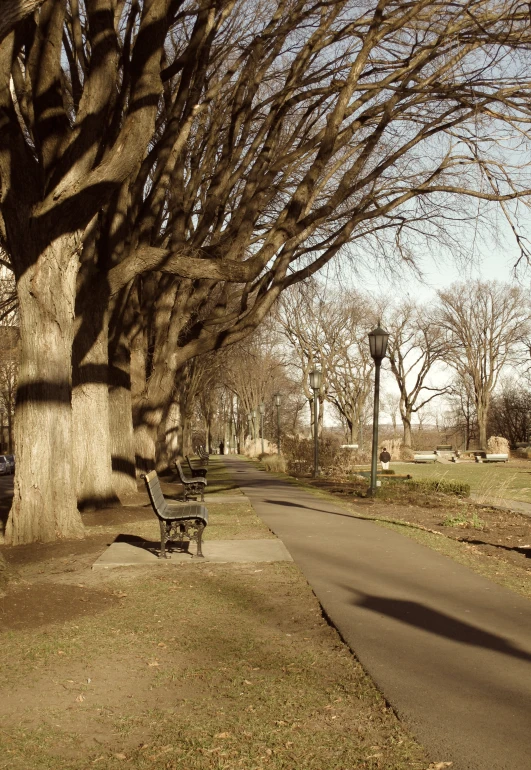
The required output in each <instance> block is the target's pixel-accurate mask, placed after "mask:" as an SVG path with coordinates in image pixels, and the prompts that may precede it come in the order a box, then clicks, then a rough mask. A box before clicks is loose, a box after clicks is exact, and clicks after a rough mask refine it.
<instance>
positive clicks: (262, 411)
mask: <svg viewBox="0 0 531 770" xmlns="http://www.w3.org/2000/svg"><path fill="white" fill-rule="evenodd" d="M258 409H259V411H260V436H261V438H262V454H264V413H265V404H264V403H262V404H259V405H258Z"/></svg>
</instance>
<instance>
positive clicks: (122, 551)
mask: <svg viewBox="0 0 531 770" xmlns="http://www.w3.org/2000/svg"><path fill="white" fill-rule="evenodd" d="M159 547H160V545H159V546H157V544H156V543H151V542H147V541H146V542H145V543H143V544H141V543H136V544H133V543H128V542H125V541H120V542H116V543H111V545H110V546H109V547H108V548H107V550H106V551H104V552H103V553H102V555H101V556H100V557H99V559H96V561H95V562H94V564H93V565H92V569H112V568H113V567H136V566H143V567H145V566H149V565H152V566H155V565H159V564H177V563H179V562H192V561H197V562H202V561H203V562H204V561H208V562H220V563H231V562H271V561H293V559H292V558H291V555H290V553H289V551H288V549H287V548H286V546H285V545H284V543H283V542H282V541H281V540H269V539H267V540H265V539H264V540H209V541H207V542H203V554H204V558H202V559H201V558H197V557H196V556H195V545H194V544H192V547H191V550H190V552H189V553H186V552H182V551H173V552H172V553H171V554H170V555H171V558H170V559H159V557H158V548H159Z"/></svg>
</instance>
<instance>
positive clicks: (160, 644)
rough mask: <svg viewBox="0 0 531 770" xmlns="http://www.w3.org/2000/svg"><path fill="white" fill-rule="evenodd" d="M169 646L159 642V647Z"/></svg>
mask: <svg viewBox="0 0 531 770" xmlns="http://www.w3.org/2000/svg"><path fill="white" fill-rule="evenodd" d="M167 646H168V645H167V644H164V642H159V643H158V644H157V647H167Z"/></svg>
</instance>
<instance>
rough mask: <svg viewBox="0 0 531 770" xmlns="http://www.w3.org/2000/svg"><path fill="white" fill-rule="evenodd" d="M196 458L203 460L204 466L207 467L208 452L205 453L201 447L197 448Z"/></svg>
mask: <svg viewBox="0 0 531 770" xmlns="http://www.w3.org/2000/svg"><path fill="white" fill-rule="evenodd" d="M197 456H198V457H199V458H200V459H201V460H203V462H204V463H206V465H208V460H209V458H210V455H209V454H208V452H205V450H204V448H203V447H202V446H199V447H197Z"/></svg>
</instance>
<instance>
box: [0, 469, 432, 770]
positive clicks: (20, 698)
mask: <svg viewBox="0 0 531 770" xmlns="http://www.w3.org/2000/svg"><path fill="white" fill-rule="evenodd" d="M217 473H218V470H216V474H217ZM213 476H215V474H213ZM216 478H217V482H216V483H217V485H218V486H217V490H218V491H222V489H225V491H231V493H232V490H231V489H230V483H228V484H227V483H225V482H224V479H223V473H222V472H221V470H219V475H217V477H216ZM225 481H226V480H225ZM166 484H167V486H168V488H169V489H171V483H169V484H168V482H166ZM213 486H214V485H213ZM209 513H210V524H209V527H208V528H207V532H206V535H207V539H209V538H219V537H223V538H226V537H227V536H228V535H233V536H234V537H238V538H241V537H244V538H247V537H249V538H252V537H264V536H267V535H265V533H264V526H263V525H262V524H261V522H260V521H259V520H258V519H257V518H256V516H255V514H254V512H253V511H252V509H250V508H249V506H247V505H246V504H241V505H240V504H238V505H233V504H232V503H225V504H217V503H209ZM128 515H129V517H130V518H129V519H128V520H127V522H126V523H124V521H123V520H121V521H120V522H119V523H117V524H116V525H115V526H114V534H118V533H119V532H124V531H126V532H128V533H130V534H141V535H142V536H150V537H152V538H154V536H155V533H156V530H157V529H158V527H157V522H156V520H155V519H154V517H153V521H151V519H149V518H146V511H145V509H143V508H142V507H140V508H139V509H138V511H137V510H136V509H135V510H133V509H132V510H131V511H129V513H128ZM135 516H137V518H135ZM94 519H95V520H96V519H97V517H94ZM88 530H89V533H88V534H89V535H90V537H89V539H88V540H87V541H86V547H87V549H90V548H92V551H91V552H90V554H89V555H88V556H86V557H83V554H82V553H81V550H82V546H83V544H81V543H77V544H76V548H77V549H79V550H78V552H77V557H76V558H72V556H71V555H69V551H68V544H61V545H60V546H59V545H58V546H57V548H56V550H55V556H54V549H52V548H51V547H49V546H48V547H45V546H42V548H41V547H39V548H37V547H36V548H35V549H34V556H35V560H34V561H31V559H30V560H28V559H26V561H24V562H23V563H22V561H23V560H19V563H17V568H18V570H19V574H20V579H19V580H18V581H17V582H16V583H12V584H10V585H9V586H8V589H7V593H6V596H5V597H4V598H3V599H2V600H0V601H1V603H0V615H1V619H0V627H1V628H2V633H1V635H0V639H1V643H2V652H3V666H2V670H1V672H0V719H1V720H2V733H1V736H0V768H1V769H2V770H28V768H32V770H89V768H90V769H91V768H96V770H114V769H115V768H119V767H130V768H135V770H147V768H150V770H221V769H222V768H223V770H259V769H260V770H261V769H262V768H266V769H267V770H295V769H298V768H301V770H302V769H304V770H325V769H326V770H328V768H334V770H353V768H356V770H406V769H407V770H425V768H427V767H428V760H427V759H426V757H425V754H424V752H423V750H422V748H421V747H419V746H418V745H417V744H416V743H415V742H414V741H413V740H412V739H411V737H410V736H409V735H408V733H407V732H406V730H405V729H404V728H403V726H402V725H401V724H400V722H399V721H398V719H397V718H396V716H395V715H394V714H393V713H392V712H391V710H390V709H389V708H388V707H387V705H386V703H385V701H384V700H383V698H382V696H381V695H380V693H379V692H378V691H377V690H376V688H375V686H374V684H373V683H372V681H371V680H370V679H369V678H368V677H367V675H366V674H365V673H364V671H363V670H362V668H361V666H360V665H359V664H358V662H357V661H356V659H355V658H354V657H353V656H352V655H351V653H350V651H349V650H348V648H347V647H346V646H345V645H344V644H343V643H342V642H341V640H340V638H339V636H338V634H337V633H336V631H335V630H334V629H333V628H331V627H330V626H329V625H328V624H327V622H326V621H325V620H324V619H323V617H322V614H321V609H320V606H319V604H318V602H317V600H316V598H315V596H314V594H313V593H312V591H311V590H310V588H309V586H308V584H307V583H306V581H305V579H304V578H303V576H302V574H301V573H300V571H299V570H298V568H297V567H296V566H295V565H293V564H291V563H278V564H235V565H230V564H229V565H224V564H209V563H207V562H203V563H201V562H200V561H192V562H190V563H185V564H178V563H171V562H170V563H169V564H165V565H162V566H161V565H156V567H155V568H154V569H149V568H144V567H141V568H123V569H119V570H111V571H109V572H107V571H97V572H92V571H91V570H90V568H89V566H88V565H89V563H90V562H91V561H93V559H94V558H95V555H94V554H93V550H94V543H98V542H102V543H103V542H105V541H104V540H103V539H102V538H101V537H100V536H101V535H102V531H103V524H101V525H98V524H95V525H94V526H90V527H88ZM104 530H105V531H104V534H103V537H104V538H106V540H107V541H109V542H110V536H111V535H112V533H113V527H112V525H110V524H107V525H105V528H104ZM91 538H92V539H91ZM98 538H100V539H98ZM65 549H66V550H65ZM4 550H6V551H7V550H8V549H4ZM30 555H31V554H30Z"/></svg>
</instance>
